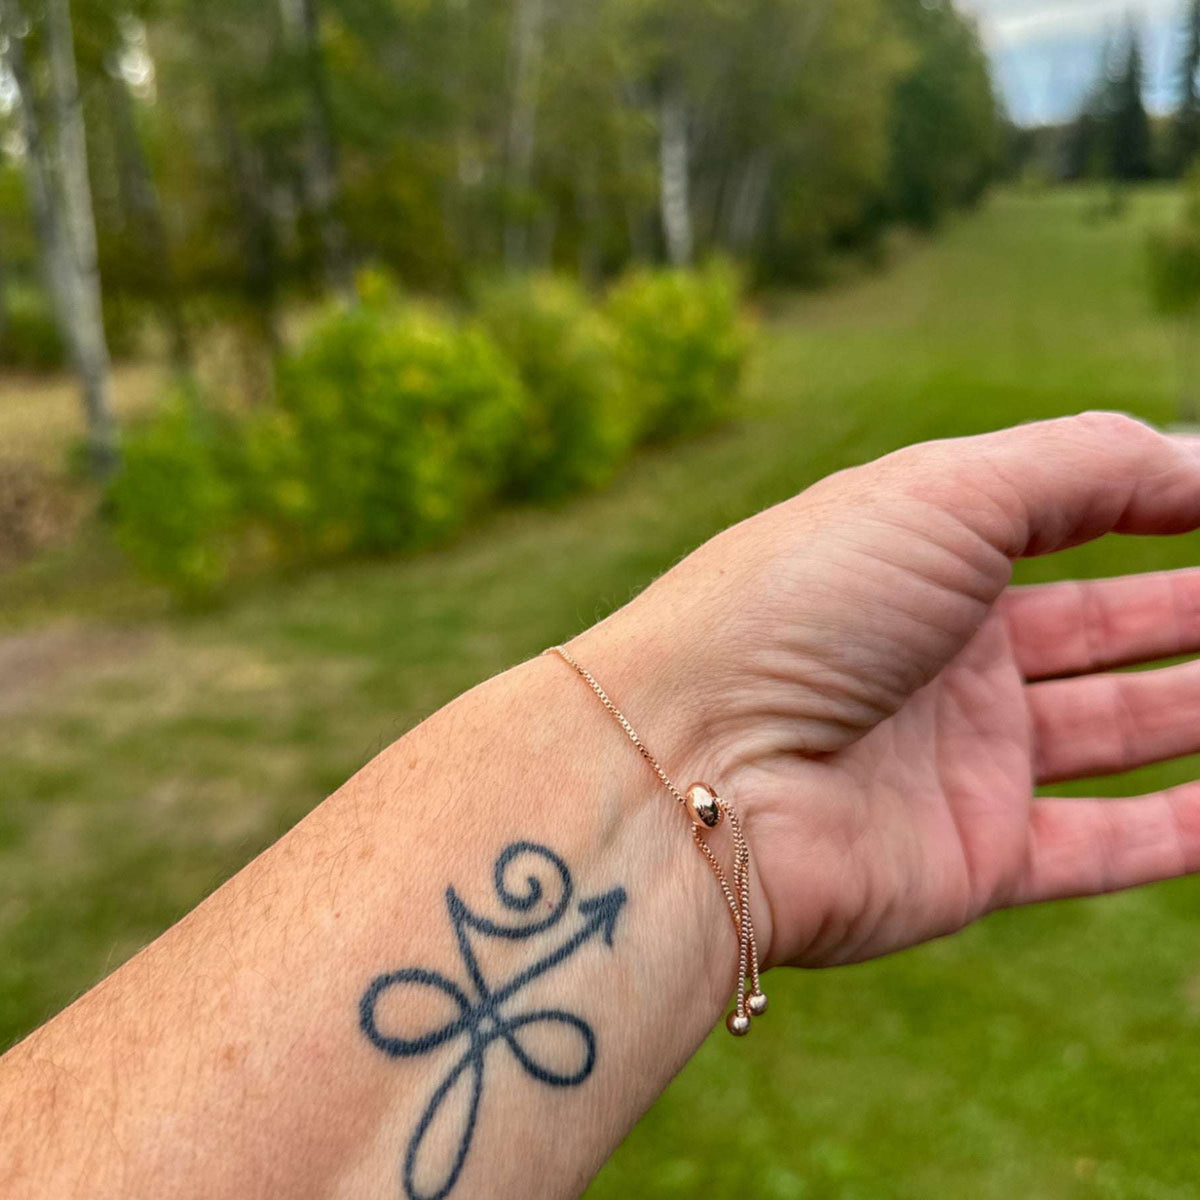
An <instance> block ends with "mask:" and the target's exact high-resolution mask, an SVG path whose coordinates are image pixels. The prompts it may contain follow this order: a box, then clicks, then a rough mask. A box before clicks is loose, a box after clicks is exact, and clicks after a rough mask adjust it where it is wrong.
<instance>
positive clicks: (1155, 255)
mask: <svg viewBox="0 0 1200 1200" xmlns="http://www.w3.org/2000/svg"><path fill="white" fill-rule="evenodd" d="M1148 251H1149V266H1150V292H1151V298H1152V300H1153V303H1154V307H1155V310H1156V311H1157V312H1159V313H1161V314H1162V315H1163V316H1165V317H1188V316H1193V315H1194V314H1195V313H1196V312H1197V311H1200V230H1197V229H1190V228H1187V227H1183V226H1180V227H1177V228H1174V229H1163V230H1156V231H1155V232H1153V233H1152V234H1151V235H1150V239H1149V243H1148Z"/></svg>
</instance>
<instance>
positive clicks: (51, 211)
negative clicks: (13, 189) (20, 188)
mask: <svg viewBox="0 0 1200 1200" xmlns="http://www.w3.org/2000/svg"><path fill="white" fill-rule="evenodd" d="M24 24H25V22H24V17H23V14H22V13H21V11H20V9H19V8H18V6H17V5H16V3H15V2H14V0H0V28H2V29H3V32H4V34H5V35H6V38H7V43H6V58H7V62H8V66H9V70H10V72H11V73H12V77H13V81H14V83H15V84H16V87H17V93H18V99H19V102H20V112H21V132H22V136H23V140H24V142H25V168H26V179H27V181H28V187H29V199H30V207H31V208H32V210H33V217H34V224H35V227H36V230H37V235H38V243H39V246H40V249H41V256H40V257H41V261H42V270H43V275H44V277H45V280H46V289H47V291H48V292H49V294H50V298H51V302H52V303H53V305H54V310H55V314H56V316H57V319H58V325H59V329H60V330H61V332H62V336H63V341H64V342H65V343H66V345H67V347H68V349H69V351H70V354H71V359H72V361H73V363H74V366H75V370H76V373H77V374H78V376H79V381H80V386H81V389H82V393H83V407H84V414H85V417H86V420H87V430H88V445H89V450H90V453H91V459H92V466H93V469H94V470H95V471H96V472H97V474H100V475H107V474H108V473H110V472H111V471H112V470H113V468H114V467H115V466H116V463H117V454H118V437H117V424H116V420H115V418H114V416H113V411H112V396H111V383H110V378H109V370H110V369H109V357H108V344H107V342H106V340H105V336H104V313H103V309H102V307H101V297H100V271H99V265H98V262H97V253H96V224H95V217H94V215H93V212H92V189H91V183H90V181H89V179H88V166H87V140H86V136H85V134H84V127H83V106H82V103H81V100H80V95H79V79H78V74H77V72H76V68H75V47H74V38H73V36H72V31H71V13H70V9H69V7H68V0H48V3H47V6H46V24H45V30H44V33H45V44H46V52H47V56H48V58H49V62H50V80H51V95H50V107H51V112H52V115H53V125H54V132H55V134H56V136H55V137H54V138H53V139H51V138H49V137H47V132H46V130H45V128H44V127H43V124H42V120H41V111H40V106H39V98H38V96H37V92H36V89H35V87H34V84H33V79H32V76H31V74H30V71H29V66H28V63H27V61H26V58H25V43H24V37H25V28H24Z"/></svg>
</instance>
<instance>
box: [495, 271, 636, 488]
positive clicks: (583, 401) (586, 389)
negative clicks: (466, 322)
mask: <svg viewBox="0 0 1200 1200" xmlns="http://www.w3.org/2000/svg"><path fill="white" fill-rule="evenodd" d="M478 312H479V317H480V320H481V321H482V323H483V325H484V326H485V328H486V329H487V330H488V332H489V333H490V334H491V335H492V337H493V338H495V340H496V342H497V344H498V345H499V346H500V348H501V349H502V350H503V351H504V352H505V354H507V355H508V357H509V358H510V359H511V360H512V362H513V363H514V364H515V365H516V367H517V370H518V371H519V372H520V375H521V379H522V381H523V382H524V384H525V388H526V391H527V392H528V396H529V400H528V403H527V405H526V408H525V428H524V431H523V435H522V437H521V440H520V442H519V444H518V445H517V447H516V452H515V454H514V456H513V459H512V462H511V463H510V464H509V489H510V491H511V493H512V494H513V495H516V496H519V497H531V498H536V499H549V498H553V497H558V496H563V495H566V494H568V493H570V492H573V491H577V490H579V489H580V488H590V487H597V486H599V485H600V484H602V483H604V482H606V481H607V480H608V479H610V478H611V477H612V474H613V472H614V470H615V468H616V467H617V465H618V464H619V462H620V460H621V458H622V457H623V456H624V454H625V452H626V451H627V449H628V448H629V444H630V441H631V439H632V434H633V430H632V427H631V426H632V421H631V414H630V413H629V412H628V409H627V405H626V404H625V402H624V399H623V391H622V388H621V379H620V373H619V371H618V368H617V363H616V356H615V338H614V335H613V332H612V329H611V327H610V326H609V324H608V322H607V321H605V320H604V318H603V317H601V316H600V314H599V313H597V312H596V311H595V310H594V308H593V307H592V306H591V305H590V304H589V302H588V298H587V296H586V295H585V294H584V293H583V291H582V290H581V289H579V288H578V287H577V286H575V285H574V284H573V283H571V282H570V281H568V280H566V279H560V278H554V277H551V276H534V277H526V278H520V279H511V280H502V281H499V282H495V283H492V284H490V285H488V286H487V287H485V288H483V289H482V290H481V292H480V294H479V307H478Z"/></svg>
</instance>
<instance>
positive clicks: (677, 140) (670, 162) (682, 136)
mask: <svg viewBox="0 0 1200 1200" xmlns="http://www.w3.org/2000/svg"><path fill="white" fill-rule="evenodd" d="M689 158H690V155H689V149H688V121H687V110H686V108H685V107H684V104H683V101H682V100H681V99H680V97H679V94H678V93H677V92H676V91H675V90H674V89H673V88H668V89H667V91H666V92H665V93H664V95H663V99H662V102H661V104H660V106H659V158H658V178H659V209H660V212H661V215H662V225H663V237H664V238H665V240H666V243H667V257H668V258H669V259H670V260H671V263H672V264H673V265H674V266H677V267H682V266H687V265H688V264H690V263H691V261H692V254H693V250H694V238H693V234H692V200H691V179H690V171H691V166H690V162H689Z"/></svg>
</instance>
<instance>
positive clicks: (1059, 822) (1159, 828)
mask: <svg viewBox="0 0 1200 1200" xmlns="http://www.w3.org/2000/svg"><path fill="white" fill-rule="evenodd" d="M1195 871H1200V782H1194V783H1187V784H1183V785H1182V786H1181V787H1176V788H1171V789H1169V790H1168V791H1165V792H1154V793H1152V794H1150V795H1148V796H1137V797H1133V798H1131V799H1123V800H1049V799H1039V800H1035V801H1034V802H1033V808H1032V812H1031V818H1030V831H1029V852H1028V855H1027V857H1026V861H1025V866H1024V869H1023V871H1022V873H1021V876H1020V877H1019V878H1018V880H1017V886H1016V889H1015V892H1014V894H1013V896H1012V899H1011V903H1013V904H1037V903H1039V902H1041V901H1043V900H1062V899H1065V898H1067V897H1070V896H1098V895H1102V894H1104V893H1106V892H1117V891H1121V890H1123V889H1125V888H1133V887H1140V886H1141V885H1142V884H1147V883H1156V882H1158V881H1159V880H1164V879H1175V878H1177V877H1179V876H1181V875H1189V874H1191V873H1192V872H1195Z"/></svg>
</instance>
